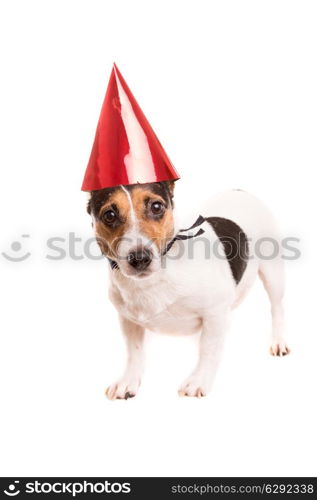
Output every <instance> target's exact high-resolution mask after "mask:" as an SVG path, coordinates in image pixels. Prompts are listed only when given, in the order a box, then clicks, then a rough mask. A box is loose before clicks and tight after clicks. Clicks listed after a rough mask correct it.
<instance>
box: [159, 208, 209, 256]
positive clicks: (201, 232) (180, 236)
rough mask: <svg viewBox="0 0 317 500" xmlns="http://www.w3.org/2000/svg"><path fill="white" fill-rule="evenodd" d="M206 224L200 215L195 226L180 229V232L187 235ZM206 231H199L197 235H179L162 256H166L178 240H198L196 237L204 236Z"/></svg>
mask: <svg viewBox="0 0 317 500" xmlns="http://www.w3.org/2000/svg"><path fill="white" fill-rule="evenodd" d="M204 222H205V217H203V216H202V215H200V216H199V217H198V219H197V220H196V222H194V224H193V225H192V226H190V227H188V228H187V229H180V230H179V232H180V233H185V232H186V231H190V230H191V229H194V228H195V227H198V226H201V224H203V223H204ZM204 232H205V231H204V230H203V229H202V228H200V229H199V231H197V233H195V234H190V235H188V234H179V233H178V234H177V235H176V236H174V238H173V239H172V240H171V241H170V242H169V243H168V244H167V246H166V248H165V250H164V252H163V253H162V255H166V254H167V252H168V251H169V250H170V249H171V248H172V246H173V245H174V243H175V241H177V240H189V239H190V238H196V236H200V235H201V234H204Z"/></svg>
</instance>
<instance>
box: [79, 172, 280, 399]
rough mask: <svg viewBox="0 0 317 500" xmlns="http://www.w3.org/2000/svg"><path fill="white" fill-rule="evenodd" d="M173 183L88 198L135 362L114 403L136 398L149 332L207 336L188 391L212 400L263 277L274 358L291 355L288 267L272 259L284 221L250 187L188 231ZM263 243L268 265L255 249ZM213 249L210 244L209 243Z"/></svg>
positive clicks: (221, 201)
mask: <svg viewBox="0 0 317 500" xmlns="http://www.w3.org/2000/svg"><path fill="white" fill-rule="evenodd" d="M174 184H175V183H174V181H165V182H154V183H148V184H134V185H128V186H123V185H122V186H117V187H113V188H106V189H101V190H98V191H92V192H90V193H89V201H88V208H87V209H88V213H89V214H90V215H91V217H92V225H93V228H94V232H95V235H96V239H97V242H98V244H99V246H100V249H101V252H102V253H103V254H104V255H105V257H107V259H108V260H109V265H110V282H111V284H110V294H109V295H110V300H111V301H112V303H113V304H114V306H115V307H116V309H117V310H118V313H119V318H120V324H121V329H122V332H123V335H124V337H125V338H126V341H127V350H128V359H127V365H126V369H125V372H124V374H123V376H122V378H121V379H120V380H119V381H117V382H116V383H114V384H113V385H111V386H110V387H108V389H107V391H106V395H107V396H108V398H109V399H111V400H113V399H128V398H132V397H134V396H135V395H136V394H137V391H138V389H139V386H140V383H141V377H142V372H143V364H144V349H143V343H144V335H145V330H152V331H159V332H167V333H182V334H188V333H196V332H199V331H200V332H201V334H200V341H199V358H198V362H197V366H196V367H195V369H194V371H193V372H192V373H191V375H190V376H189V377H188V378H187V379H186V380H185V381H184V383H183V384H182V385H181V387H180V388H179V394H180V395H181V396H190V397H198V398H199V397H203V396H206V395H207V393H208V392H209V391H210V389H211V387H212V384H213V381H214V378H215V374H216V370H217V366H218V364H219V360H220V356H221V352H222V348H223V343H224V337H225V333H226V330H227V328H228V320H229V318H230V313H231V311H232V309H233V308H234V307H236V306H237V305H238V304H239V303H240V302H241V301H242V300H243V298H244V297H245V296H246V294H247V293H248V291H249V290H250V288H251V286H252V284H253V283H254V281H255V279H256V277H257V276H259V277H260V278H261V280H262V281H263V284H264V287H265V290H266V292H267V294H268V296H269V299H270V302H271V311H272V343H271V348H270V350H271V354H272V355H274V356H284V355H287V354H288V353H289V352H290V351H289V348H288V346H287V345H286V342H285V340H284V312H283V295H284V266H283V259H282V258H281V253H280V251H279V252H278V255H274V256H273V257H272V258H267V253H270V245H271V242H272V239H274V241H280V234H279V230H278V228H277V224H276V222H275V220H274V218H273V216H272V215H271V213H270V212H269V210H268V209H267V208H266V207H265V205H264V204H263V203H262V202H260V201H259V200H258V199H257V198H255V197H254V196H252V195H251V194H249V193H247V192H245V191H242V190H232V191H228V192H226V193H223V194H221V195H218V196H216V197H215V198H214V199H213V200H211V202H210V203H208V205H207V207H206V208H205V212H204V213H202V214H200V216H199V217H198V214H196V217H195V218H193V224H192V226H191V227H190V228H188V229H182V228H179V227H178V224H177V222H176V218H175V217H174ZM259 241H261V242H262V247H261V252H262V255H266V257H265V258H261V257H260V256H259V255H258V252H257V251H256V250H257V248H256V245H257V243H258V242H259ZM206 243H207V245H206Z"/></svg>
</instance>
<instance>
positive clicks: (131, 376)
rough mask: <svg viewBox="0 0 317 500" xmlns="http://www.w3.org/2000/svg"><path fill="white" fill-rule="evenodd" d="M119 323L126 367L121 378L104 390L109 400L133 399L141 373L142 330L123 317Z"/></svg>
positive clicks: (142, 359)
mask: <svg viewBox="0 0 317 500" xmlns="http://www.w3.org/2000/svg"><path fill="white" fill-rule="evenodd" d="M120 323H121V328H122V332H123V335H124V337H125V338H126V342H127V350H128V359H127V366H126V369H125V372H124V375H123V377H122V378H121V379H120V380H118V382H116V383H114V384H112V385H111V386H110V387H108V389H107V390H106V395H107V396H108V398H109V399H128V398H133V397H134V396H135V395H136V393H137V392H138V389H139V386H140V383H141V376H142V372H143V364H144V356H143V342H144V328H142V327H141V326H139V325H136V324H135V323H133V322H132V321H129V320H127V319H125V318H123V317H120Z"/></svg>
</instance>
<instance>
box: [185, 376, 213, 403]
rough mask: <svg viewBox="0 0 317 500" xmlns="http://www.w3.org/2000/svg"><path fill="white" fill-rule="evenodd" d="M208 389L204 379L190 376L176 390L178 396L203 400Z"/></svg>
mask: <svg viewBox="0 0 317 500" xmlns="http://www.w3.org/2000/svg"><path fill="white" fill-rule="evenodd" d="M209 390H210V387H209V384H208V383H207V379H206V377H203V376H201V375H200V376H199V375H191V376H190V377H188V378H187V379H186V380H185V382H184V383H183V384H182V385H181V386H180V388H179V389H178V394H179V395H180V396H189V397H192V398H203V397H204V396H207V393H208V392H209Z"/></svg>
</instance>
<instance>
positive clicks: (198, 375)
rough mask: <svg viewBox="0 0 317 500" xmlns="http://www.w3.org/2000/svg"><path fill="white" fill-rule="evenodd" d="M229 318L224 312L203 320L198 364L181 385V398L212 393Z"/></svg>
mask: <svg viewBox="0 0 317 500" xmlns="http://www.w3.org/2000/svg"><path fill="white" fill-rule="evenodd" d="M228 316H229V312H228V311H227V310H224V311H221V312H219V313H217V314H216V315H212V316H211V315H210V316H209V315H207V316H206V317H204V318H203V327H202V332H201V337H200V342H199V358H198V363H197V366H196V368H195V370H194V371H193V373H192V374H191V375H190V376H189V377H188V378H187V379H186V380H185V381H184V383H183V384H182V385H181V387H180V389H179V391H178V392H179V395H180V396H192V397H202V396H206V395H207V393H208V392H209V391H210V389H211V386H212V383H213V380H214V378H215V375H216V371H217V368H218V364H219V360H220V356H221V352H222V347H223V343H224V336H225V332H226V329H227V325H228Z"/></svg>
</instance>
